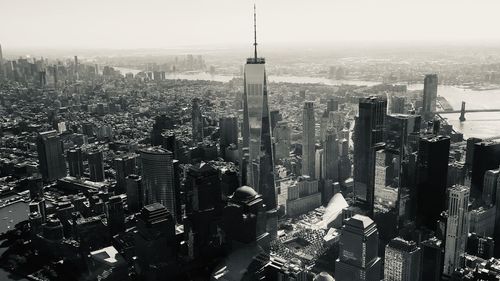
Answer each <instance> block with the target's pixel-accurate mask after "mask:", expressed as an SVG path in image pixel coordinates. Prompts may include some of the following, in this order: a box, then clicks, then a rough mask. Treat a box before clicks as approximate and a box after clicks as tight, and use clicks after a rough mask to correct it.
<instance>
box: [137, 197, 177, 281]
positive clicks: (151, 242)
mask: <svg viewBox="0 0 500 281" xmlns="http://www.w3.org/2000/svg"><path fill="white" fill-rule="evenodd" d="M176 241H177V239H176V238H175V220H174V219H173V216H172V214H171V213H170V212H169V211H168V210H167V208H165V207H164V206H163V205H162V204H160V203H154V204H151V205H147V206H144V208H143V209H142V210H141V213H140V214H139V215H138V216H137V231H136V232H135V245H136V246H135V249H136V250H135V251H136V256H137V267H136V271H137V273H138V275H139V276H140V277H141V280H161V279H162V278H165V276H175V272H174V271H173V270H172V267H173V266H175V256H176V254H177V244H176V243H177V242H176ZM174 268H175V267H174Z"/></svg>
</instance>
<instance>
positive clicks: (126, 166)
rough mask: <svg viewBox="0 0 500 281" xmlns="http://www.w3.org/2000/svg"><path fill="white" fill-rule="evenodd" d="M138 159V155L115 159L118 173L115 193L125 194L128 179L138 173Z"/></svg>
mask: <svg viewBox="0 0 500 281" xmlns="http://www.w3.org/2000/svg"><path fill="white" fill-rule="evenodd" d="M136 159H137V155H132V154H128V155H124V156H121V157H118V158H115V160H114V164H115V171H116V188H115V193H116V194H120V193H125V192H126V188H127V184H126V178H127V177H128V176H130V175H132V174H135V173H136V169H135V162H136Z"/></svg>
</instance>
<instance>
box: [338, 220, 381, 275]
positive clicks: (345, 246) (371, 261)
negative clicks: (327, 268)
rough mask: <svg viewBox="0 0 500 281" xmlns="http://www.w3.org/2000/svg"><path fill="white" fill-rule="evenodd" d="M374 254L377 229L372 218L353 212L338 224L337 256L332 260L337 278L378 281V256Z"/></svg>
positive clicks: (375, 251)
mask: <svg viewBox="0 0 500 281" xmlns="http://www.w3.org/2000/svg"><path fill="white" fill-rule="evenodd" d="M377 253H378V231H377V226H376V225H375V223H374V222H373V220H372V219H370V218H369V217H366V216H362V215H354V216H353V217H351V218H349V219H347V220H346V221H345V225H344V226H343V227H342V231H341V236H340V244H339V258H338V259H337V260H336V261H335V280H337V281H362V280H363V281H378V280H380V274H381V272H380V270H381V259H380V257H378V256H377Z"/></svg>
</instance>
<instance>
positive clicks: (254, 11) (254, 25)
mask: <svg viewBox="0 0 500 281" xmlns="http://www.w3.org/2000/svg"><path fill="white" fill-rule="evenodd" d="M253 36H254V42H253V46H254V56H255V61H257V12H256V7H255V4H253Z"/></svg>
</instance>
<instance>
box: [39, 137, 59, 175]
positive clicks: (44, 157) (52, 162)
mask: <svg viewBox="0 0 500 281" xmlns="http://www.w3.org/2000/svg"><path fill="white" fill-rule="evenodd" d="M36 148H37V151H38V163H39V169H40V173H41V174H42V178H43V180H44V181H53V180H57V179H60V178H62V177H65V176H66V161H65V160H64V150H63V144H62V142H61V140H60V138H59V135H58V134H57V132H56V131H47V132H43V133H40V134H39V135H38V137H37V141H36Z"/></svg>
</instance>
